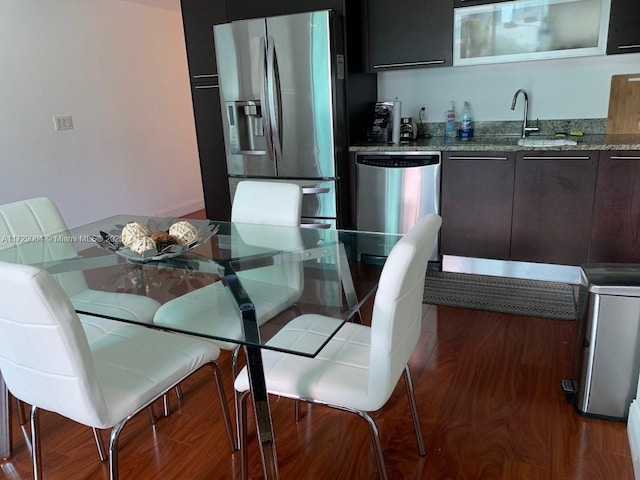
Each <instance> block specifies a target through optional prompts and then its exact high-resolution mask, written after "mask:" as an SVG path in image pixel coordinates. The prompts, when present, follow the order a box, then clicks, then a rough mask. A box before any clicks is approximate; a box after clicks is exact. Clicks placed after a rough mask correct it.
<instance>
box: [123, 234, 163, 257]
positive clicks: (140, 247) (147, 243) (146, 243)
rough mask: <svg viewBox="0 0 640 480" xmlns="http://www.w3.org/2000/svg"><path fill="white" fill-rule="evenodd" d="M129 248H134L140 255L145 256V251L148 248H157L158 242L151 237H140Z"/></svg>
mask: <svg viewBox="0 0 640 480" xmlns="http://www.w3.org/2000/svg"><path fill="white" fill-rule="evenodd" d="M129 249H130V250H133V251H134V252H136V253H137V254H138V255H140V256H143V255H144V252H146V251H147V250H152V249H153V250H156V242H154V241H153V240H152V239H151V237H147V236H143V237H138V238H137V239H135V240H134V241H133V243H132V244H131V246H130V247H129Z"/></svg>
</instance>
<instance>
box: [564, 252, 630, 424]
mask: <svg viewBox="0 0 640 480" xmlns="http://www.w3.org/2000/svg"><path fill="white" fill-rule="evenodd" d="M582 290H583V291H582V295H581V296H582V297H583V298H582V299H583V300H584V302H582V303H583V307H582V308H580V303H581V301H580V298H579V301H578V303H579V310H582V315H580V316H579V317H578V321H579V322H580V323H579V325H578V329H577V338H576V345H575V348H576V359H575V363H574V370H575V372H574V375H575V378H576V383H575V406H576V409H577V410H578V411H579V412H580V413H582V414H584V415H588V416H597V417H602V418H608V419H611V420H626V419H627V417H628V415H629V405H630V404H631V401H632V400H633V399H634V398H635V395H636V388H637V386H638V375H639V373H640V265H638V264H588V265H583V266H582ZM579 297H580V296H579Z"/></svg>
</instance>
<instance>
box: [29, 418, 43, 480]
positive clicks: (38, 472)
mask: <svg viewBox="0 0 640 480" xmlns="http://www.w3.org/2000/svg"><path fill="white" fill-rule="evenodd" d="M39 413H40V409H39V408H38V407H36V406H32V407H31V461H32V463H33V479H34V480H40V479H41V478H42V454H41V453H40V432H39V430H38V414H39Z"/></svg>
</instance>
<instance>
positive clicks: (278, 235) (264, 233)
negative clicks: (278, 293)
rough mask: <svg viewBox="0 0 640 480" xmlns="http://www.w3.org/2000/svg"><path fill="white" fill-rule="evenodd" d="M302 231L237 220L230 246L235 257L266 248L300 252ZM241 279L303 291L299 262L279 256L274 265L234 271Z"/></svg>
mask: <svg viewBox="0 0 640 480" xmlns="http://www.w3.org/2000/svg"><path fill="white" fill-rule="evenodd" d="M303 246H304V244H303V241H302V233H301V231H300V229H299V228H285V227H282V226H279V225H275V226H274V225H256V224H242V223H238V224H235V225H234V226H233V230H232V231H231V249H232V252H233V255H234V256H243V255H246V254H247V253H249V254H250V253H252V252H256V251H257V250H256V249H258V250H260V249H264V250H265V251H270V250H281V251H290V252H295V251H302V249H303ZM237 273H238V276H239V277H240V280H241V281H242V280H243V279H252V280H256V281H260V282H264V283H268V284H271V285H279V286H283V287H288V288H291V289H293V290H298V291H300V292H301V291H302V288H303V285H304V273H303V264H302V261H295V260H293V259H289V258H287V259H283V258H278V261H277V262H275V263H274V264H273V265H268V266H264V267H259V268H253V269H250V270H244V271H239V272H237Z"/></svg>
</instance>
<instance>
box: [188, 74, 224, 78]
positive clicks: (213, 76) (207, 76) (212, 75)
mask: <svg viewBox="0 0 640 480" xmlns="http://www.w3.org/2000/svg"><path fill="white" fill-rule="evenodd" d="M217 76H218V74H217V73H206V74H204V73H203V74H201V75H193V77H192V78H216V77H217Z"/></svg>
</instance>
